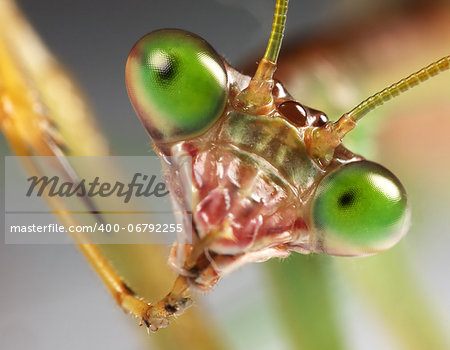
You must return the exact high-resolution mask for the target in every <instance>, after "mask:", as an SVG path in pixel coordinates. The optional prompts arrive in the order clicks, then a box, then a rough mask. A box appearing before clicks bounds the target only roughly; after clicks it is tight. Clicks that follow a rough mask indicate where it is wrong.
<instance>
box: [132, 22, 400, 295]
mask: <svg viewBox="0 0 450 350" xmlns="http://www.w3.org/2000/svg"><path fill="white" fill-rule="evenodd" d="M126 74H127V87H128V91H129V94H130V97H131V100H132V102H133V106H134V108H135V110H136V112H137V113H138V115H139V117H140V118H141V120H142V122H143V124H144V125H145V127H146V128H147V130H148V132H149V134H150V136H151V137H152V139H153V141H154V148H155V150H156V152H157V153H158V154H159V155H160V157H161V158H163V159H167V157H168V156H171V158H170V161H164V162H163V164H164V166H165V167H166V171H167V173H168V174H169V175H168V185H169V186H171V187H172V189H173V187H174V186H175V185H174V184H179V183H185V184H186V183H191V186H192V189H191V188H189V191H191V190H192V193H193V198H192V201H193V203H192V214H193V226H194V229H195V230H194V232H195V235H194V237H193V243H194V246H195V244H200V243H199V242H204V241H208V244H207V245H206V246H205V247H204V248H205V252H207V255H208V256H207V258H208V259H207V260H208V262H209V263H211V262H214V264H213V265H210V264H209V263H205V262H203V266H204V268H205V271H202V269H199V266H195V273H193V264H194V262H192V263H191V264H188V266H186V261H188V260H192V258H191V257H190V255H191V252H192V251H193V248H192V246H181V245H175V247H174V251H173V252H172V259H171V262H172V265H173V266H174V267H175V268H176V269H177V271H178V272H179V273H180V274H183V275H186V276H191V277H192V280H191V282H192V283H193V284H194V285H196V286H198V287H199V288H201V289H203V290H205V289H210V288H211V287H212V286H213V285H214V281H215V280H216V278H217V277H218V276H220V275H222V274H223V273H224V272H228V271H230V270H232V269H233V268H235V267H238V266H240V265H241V264H242V263H244V262H249V261H261V260H266V259H269V258H271V257H273V256H282V257H284V256H287V255H288V254H289V250H297V251H300V252H302V253H308V252H320V253H325V254H335V255H368V254H373V253H376V252H378V251H381V250H384V249H387V248H389V247H390V246H392V245H393V244H395V242H397V241H398V240H399V239H400V237H401V236H402V235H403V234H404V233H405V231H406V230H405V227H406V224H407V217H408V215H407V212H408V210H407V201H406V195H405V190H404V188H403V187H402V185H401V184H400V182H399V180H398V179H397V178H396V177H395V176H394V175H393V174H392V173H390V172H389V171H388V170H387V169H385V168H383V167H382V166H380V165H378V164H375V163H372V162H368V161H365V160H364V159H363V158H362V157H359V156H356V155H354V154H353V153H351V152H350V151H348V150H346V149H345V148H344V147H343V146H339V147H338V148H337V149H336V151H335V152H334V154H333V159H332V161H330V162H328V164H327V165H326V166H322V165H320V164H318V163H317V162H316V161H315V159H314V158H313V157H311V156H310V154H309V152H308V148H307V144H306V143H305V137H306V135H308V132H310V131H311V130H314V129H316V128H320V127H325V124H326V123H327V119H326V117H325V115H324V114H323V113H321V112H319V111H315V110H313V109H310V108H308V107H306V106H302V105H301V104H299V103H298V102H296V101H293V100H292V98H291V97H290V95H289V94H288V93H287V92H286V91H285V89H284V88H283V86H282V84H281V83H279V82H278V83H276V84H275V86H274V88H273V89H272V92H271V94H272V99H273V104H274V106H275V108H274V109H273V110H271V111H270V112H269V113H267V114H264V115H255V114H250V113H248V112H247V111H243V110H240V109H239V108H236V107H235V106H234V104H233V101H234V100H235V99H236V96H237V95H238V94H239V93H241V92H242V91H243V90H244V89H245V88H246V87H247V86H248V84H249V81H250V78H249V77H247V76H244V75H242V74H240V73H239V72H237V71H236V70H234V69H233V68H231V67H230V66H229V65H228V64H227V63H226V62H225V61H224V60H223V59H222V58H221V57H220V56H219V55H218V54H217V53H216V52H215V51H214V50H213V49H212V48H211V47H210V46H209V45H208V44H207V43H206V42H205V41H204V40H203V39H201V38H199V37H198V36H196V35H194V34H192V33H189V32H185V31H182V30H174V29H169V30H159V31H156V32H153V33H151V34H148V35H146V36H145V37H143V38H142V39H141V40H140V41H138V43H137V44H136V45H135V46H134V48H133V49H132V51H131V53H130V56H129V59H128V63H127V71H126ZM182 156H189V157H192V164H191V166H192V168H191V171H190V172H182V171H178V169H180V168H182V165H181V164H174V160H176V159H182ZM190 176H191V178H190V179H188V178H180V177H190ZM189 180H190V182H189ZM180 190H181V192H183V191H184V192H186V189H183V188H181V189H177V190H173V191H171V193H173V195H174V196H178V198H176V199H175V202H177V203H180V202H182V201H183V200H184V198H185V193H180ZM194 265H195V264H194ZM212 266H214V267H212ZM211 270H212V271H211ZM206 271H207V272H206ZM202 274H207V275H208V279H206V278H205V275H202Z"/></svg>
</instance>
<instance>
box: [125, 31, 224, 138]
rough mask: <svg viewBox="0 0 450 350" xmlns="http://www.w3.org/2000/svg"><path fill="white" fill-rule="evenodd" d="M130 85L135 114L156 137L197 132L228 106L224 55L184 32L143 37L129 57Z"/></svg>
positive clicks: (187, 135)
mask: <svg viewBox="0 0 450 350" xmlns="http://www.w3.org/2000/svg"><path fill="white" fill-rule="evenodd" d="M126 83H127V90H128V94H129V96H130V99H131V102H132V104H133V107H134V109H135V110H136V113H137V114H138V115H139V117H140V118H141V120H142V122H143V123H144V125H145V127H146V128H147V130H148V132H149V133H150V136H151V137H152V138H153V139H155V140H157V141H161V142H168V141H176V140H181V139H185V138H189V137H193V136H196V135H198V134H200V133H202V132H204V131H205V130H206V129H208V127H210V126H211V125H212V124H213V123H214V122H215V121H216V120H217V119H218V118H219V117H220V115H221V114H222V112H223V110H224V108H225V102H226V98H227V75H226V70H225V67H224V64H223V62H222V60H221V58H220V57H219V55H218V54H217V53H216V52H215V51H214V49H213V48H212V47H211V46H210V45H209V44H208V43H207V42H206V41H204V40H203V39H201V38H200V37H198V36H196V35H195V34H192V33H189V32H186V31H183V30H178V29H165V30H158V31H155V32H152V33H150V34H147V35H146V36H144V37H143V38H142V39H140V40H139V41H138V42H137V43H136V45H135V46H134V47H133V49H132V50H131V52H130V55H129V56H128V61H127V66H126Z"/></svg>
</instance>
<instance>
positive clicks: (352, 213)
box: [311, 161, 409, 256]
mask: <svg viewBox="0 0 450 350" xmlns="http://www.w3.org/2000/svg"><path fill="white" fill-rule="evenodd" d="M311 222H312V224H313V227H314V230H315V236H314V237H315V238H314V242H313V246H315V250H316V251H319V252H323V253H327V254H332V255H345V256H355V255H361V256H362V255H370V254H375V253H377V252H380V251H383V250H385V249H388V248H390V247H392V246H393V245H394V244H395V243H397V242H398V241H399V240H400V238H401V237H402V236H403V235H404V234H405V233H406V230H407V228H408V223H409V209H408V204H407V199H406V192H405V189H404V188H403V186H402V184H401V183H400V181H399V180H398V179H397V177H395V175H394V174H392V173H391V172H390V171H389V170H387V169H386V168H384V167H382V166H381V165H379V164H376V163H373V162H369V161H359V162H353V163H349V164H347V165H343V166H341V167H339V168H337V169H335V170H334V171H332V172H331V173H329V174H328V175H326V176H325V177H324V178H323V179H322V181H321V182H320V183H319V186H318V188H317V191H316V193H315V196H314V199H313V201H312V207H311Z"/></svg>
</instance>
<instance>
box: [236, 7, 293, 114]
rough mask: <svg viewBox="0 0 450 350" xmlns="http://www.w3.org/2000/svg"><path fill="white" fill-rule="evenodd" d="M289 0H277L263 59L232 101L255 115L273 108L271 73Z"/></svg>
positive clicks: (274, 67)
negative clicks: (253, 74)
mask: <svg viewBox="0 0 450 350" xmlns="http://www.w3.org/2000/svg"><path fill="white" fill-rule="evenodd" d="M288 3H289V0H277V2H276V4H275V13H274V16H273V23H272V31H271V33H270V38H269V43H268V44H267V49H266V52H265V54H264V57H263V59H262V60H261V61H260V62H259V64H258V68H257V70H256V73H255V76H254V77H253V78H252V80H250V83H249V85H248V87H247V88H246V89H244V90H242V91H241V92H240V93H239V94H238V95H237V96H236V98H235V100H234V101H233V105H234V107H235V108H237V109H240V110H242V111H244V112H246V113H250V114H255V115H264V114H266V115H267V114H270V113H271V112H273V111H274V110H275V106H274V103H273V97H272V88H273V85H274V82H273V73H274V72H275V70H276V68H277V59H278V54H279V52H280V48H281V42H282V41H283V36H284V29H285V26H286V15H287V10H288Z"/></svg>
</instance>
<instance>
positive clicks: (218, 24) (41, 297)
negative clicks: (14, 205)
mask: <svg viewBox="0 0 450 350" xmlns="http://www.w3.org/2000/svg"><path fill="white" fill-rule="evenodd" d="M382 2H388V1H379V2H373V1H369V0H367V1H351V0H339V1H336V0H316V1H309V0H308V1H307V0H304V1H300V0H292V1H291V4H290V10H289V19H288V28H287V37H288V38H289V37H291V36H295V37H298V38H302V37H307V36H308V35H309V33H311V32H316V31H319V30H324V29H326V28H327V27H332V26H333V25H335V24H337V23H339V22H342V21H345V20H346V18H349V17H352V16H359V15H362V14H363V13H368V12H371V11H373V10H374V8H375V7H377V6H381V3H382ZM19 3H20V5H21V6H22V8H23V10H24V11H25V13H26V14H27V16H28V17H29V19H30V21H31V22H32V24H33V25H34V26H35V27H36V29H37V31H38V32H39V33H40V34H41V36H42V37H43V38H45V41H46V43H47V44H48V46H49V47H50V49H51V50H52V51H53V52H54V53H55V54H56V56H58V57H59V58H60V59H61V61H62V62H64V63H65V65H66V66H67V67H69V69H70V70H71V71H72V72H73V74H74V76H76V77H77V79H78V80H79V82H80V84H81V86H82V88H83V89H84V90H85V92H86V94H87V95H88V96H89V98H90V100H91V102H92V104H93V106H94V109H95V111H96V112H97V115H98V116H99V117H100V124H101V127H102V129H103V130H104V132H105V133H106V134H107V136H108V138H109V139H110V140H113V141H114V147H115V149H114V150H115V152H116V153H117V154H122V155H147V154H149V152H150V151H149V149H150V147H149V140H148V137H147V135H146V134H145V132H144V130H143V128H142V127H141V125H140V124H139V122H138V119H137V118H136V116H135V114H134V112H133V110H132V108H131V106H130V104H129V102H128V98H127V96H126V91H125V83H124V66H125V60H126V57H127V54H128V51H129V49H130V48H131V47H132V45H133V44H134V42H135V41H136V40H137V39H138V38H139V37H141V36H142V35H144V34H145V33H147V32H149V31H151V30H154V29H158V28H162V27H177V28H183V29H187V30H190V31H193V32H195V33H197V34H199V35H201V36H203V37H204V38H205V39H207V40H208V41H209V42H210V43H211V44H212V45H213V46H214V47H215V48H216V50H217V51H218V52H219V53H221V54H222V55H224V56H225V58H226V59H227V60H228V61H229V62H230V63H231V64H233V65H238V64H239V63H240V62H242V61H246V60H247V59H248V58H254V53H255V51H259V52H260V51H262V48H263V46H264V43H265V40H266V39H267V37H268V34H269V29H270V23H271V20H272V10H273V4H274V1H272V0H220V1H211V0H208V1H183V0H178V1H172V0H170V1H169V0H155V1H150V0H147V1H144V0H133V1H107V0H96V1H92V0H91V1H88V0H79V1H61V0H41V1H36V0H21V1H19ZM80 127H82V126H80ZM0 143H1V145H0V146H1V150H2V153H3V151H4V150H5V147H4V140H3V139H2V138H0ZM7 152H9V151H5V153H7ZM2 155H3V154H2ZM1 197H2V198H3V194H2V196H1ZM424 206H426V205H425V204H424ZM430 210H431V209H430ZM423 215H427V213H426V212H424V214H423ZM430 215H434V217H438V220H442V218H443V217H444V213H442V212H439V211H438V212H433V213H432V214H430ZM439 218H440V219H439ZM1 220H3V218H2V219H1ZM2 225H3V223H2ZM442 242H447V241H446V240H445V239H444V238H442ZM430 244H431V243H430ZM435 258H436V259H437V261H438V263H439V262H442V263H444V264H445V263H446V260H444V255H443V253H440V255H439V254H438V255H437V256H435ZM429 259H430V254H428V255H427V253H426V250H424V254H423V256H421V257H419V260H418V262H417V264H416V268H417V269H418V271H419V273H420V274H421V275H422V276H426V277H423V279H424V281H425V282H430V281H434V282H435V281H437V280H438V279H439V278H440V276H442V272H443V270H442V268H441V269H440V270H439V269H433V266H434V267H435V265H427V263H429ZM439 259H440V260H439ZM444 268H445V266H444ZM429 271H431V273H430V274H429V273H428V272H429ZM430 275H431V277H430ZM264 283H265V281H264V278H263V275H262V272H261V270H260V268H259V266H257V265H251V266H246V267H244V268H243V269H241V270H240V271H238V272H236V273H234V274H232V275H231V276H229V277H227V278H226V279H225V281H224V282H223V283H221V284H220V285H219V286H218V287H217V288H216V290H215V291H214V293H212V294H210V295H209V296H208V297H207V298H205V299H206V300H207V301H208V304H209V305H210V307H211V308H212V309H213V310H214V312H212V314H211V317H212V318H214V319H215V320H216V321H217V322H219V323H220V324H221V325H222V327H223V330H224V332H225V333H226V334H227V336H228V337H229V339H230V343H231V344H233V346H234V348H238V349H249V348H258V349H275V348H276V349H285V348H288V345H287V344H285V343H284V341H283V339H282V338H280V337H279V334H280V329H279V325H277V324H276V323H275V322H271V321H270V319H271V318H270V307H269V308H268V310H267V311H266V312H267V315H266V316H267V317H263V318H261V319H253V320H252V322H253V328H254V330H255V332H257V334H258V336H257V337H251V336H249V337H245V336H244V337H243V336H242V334H237V333H233V332H230V329H229V328H227V327H228V326H227V324H228V323H227V322H228V321H229V320H232V319H233V317H237V315H239V314H240V313H239V312H240V311H241V310H240V309H242V307H244V306H245V307H247V308H249V309H251V308H252V307H258V305H261V303H262V302H263V301H264V300H265V299H266V298H267V292H266V289H265V288H264ZM438 286H439V285H438ZM0 287H1V291H0V348H2V349H7V350H10V349H14V350H16V349H18V350H21V349H29V348H33V349H105V348H107V349H112V350H114V349H142V348H143V347H144V344H145V343H146V342H147V341H148V338H147V336H146V334H144V333H145V332H144V331H143V330H142V329H140V328H139V327H137V326H136V324H135V322H133V321H130V319H129V318H128V317H126V316H124V315H123V313H122V311H121V310H119V308H117V307H115V306H114V305H113V304H114V303H113V300H112V298H111V297H110V296H109V295H108V292H107V291H106V289H105V288H104V287H103V286H102V284H101V282H100V280H99V279H98V277H97V276H96V275H95V274H94V273H93V272H92V271H91V269H90V267H89V266H88V264H87V262H86V261H84V259H83V257H82V256H81V254H80V253H79V252H78V251H77V250H76V248H75V247H73V246H52V245H50V246H42V245H39V246H12V245H8V246H5V245H4V244H3V243H0ZM447 291H448V288H447ZM446 294H448V293H447V292H446V289H444V288H440V289H438V291H437V293H436V294H435V295H437V297H439V296H440V299H439V300H441V301H444V302H446V304H444V305H443V310H449V309H450V304H449V301H448V299H445V297H442V295H446ZM242 296H246V297H245V298H242ZM231 300H232V301H234V302H233V303H230V301H231ZM360 308H361V305H360V304H358V301H355V303H354V304H353V305H349V306H348V308H347V309H346V310H345V313H343V315H342V316H343V317H344V318H345V319H346V320H347V321H348V326H347V327H348V333H349V337H350V344H349V347H350V348H351V349H361V348H364V349H379V348H383V349H388V348H389V346H388V344H384V340H383V339H385V338H384V337H383V336H380V334H381V333H380V329H379V326H378V325H377V320H376V319H373V317H371V316H370V315H367V314H365V313H361V310H360ZM243 339H245V340H243Z"/></svg>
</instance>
